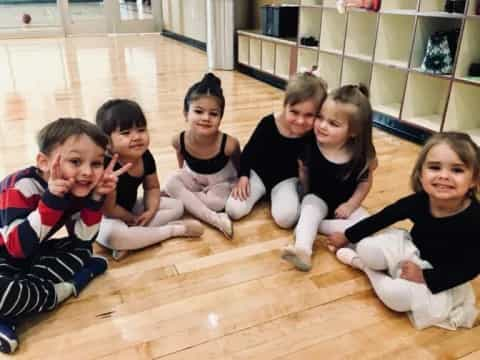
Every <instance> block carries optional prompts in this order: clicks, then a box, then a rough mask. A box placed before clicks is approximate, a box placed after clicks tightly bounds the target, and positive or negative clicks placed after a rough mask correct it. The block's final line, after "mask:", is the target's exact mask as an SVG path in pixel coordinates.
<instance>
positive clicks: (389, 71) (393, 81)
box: [370, 64, 407, 118]
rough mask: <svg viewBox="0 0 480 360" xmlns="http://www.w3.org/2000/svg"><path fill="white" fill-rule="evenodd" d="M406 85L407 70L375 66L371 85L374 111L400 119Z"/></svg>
mask: <svg viewBox="0 0 480 360" xmlns="http://www.w3.org/2000/svg"><path fill="white" fill-rule="evenodd" d="M406 83H407V70H406V69H405V70H401V69H397V68H394V67H388V66H384V65H379V64H375V65H374V66H373V73H372V81H371V84H370V92H371V93H370V100H371V103H372V107H373V110H375V111H378V112H381V113H383V114H386V115H389V116H392V117H394V118H399V117H400V109H401V107H402V105H401V104H402V100H403V94H404V91H405V85H406Z"/></svg>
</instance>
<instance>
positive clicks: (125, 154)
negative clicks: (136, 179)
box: [110, 126, 150, 161]
mask: <svg viewBox="0 0 480 360" xmlns="http://www.w3.org/2000/svg"><path fill="white" fill-rule="evenodd" d="M110 142H111V151H112V153H114V154H115V153H116V154H118V156H119V159H121V160H132V161H135V160H137V159H139V158H141V157H142V155H143V153H144V152H145V151H147V149H148V146H149V144H150V136H149V134H148V129H147V128H146V127H145V126H142V127H137V126H133V127H132V128H129V129H123V130H120V128H116V129H115V131H113V132H112V133H111V134H110Z"/></svg>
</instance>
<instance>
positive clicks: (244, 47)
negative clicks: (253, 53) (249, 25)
mask: <svg viewBox="0 0 480 360" xmlns="http://www.w3.org/2000/svg"><path fill="white" fill-rule="evenodd" d="M249 42H250V39H249V38H248V37H247V36H242V35H239V36H238V62H239V63H241V64H243V65H248V58H249V57H250V56H249V54H248V53H249V51H248V50H249V47H250V44H249Z"/></svg>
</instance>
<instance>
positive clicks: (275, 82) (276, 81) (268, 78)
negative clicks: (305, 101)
mask: <svg viewBox="0 0 480 360" xmlns="http://www.w3.org/2000/svg"><path fill="white" fill-rule="evenodd" d="M235 70H237V71H239V72H241V73H243V74H246V75H249V76H251V77H253V78H255V79H258V80H260V81H263V82H266V83H267V84H270V85H272V86H274V87H276V88H278V89H282V90H285V88H286V87H287V81H286V80H283V79H280V78H278V77H276V76H273V75H270V74H267V73H266V72H263V71H260V70H257V69H254V68H251V67H249V66H245V65H242V64H238V63H237V64H236V65H235Z"/></svg>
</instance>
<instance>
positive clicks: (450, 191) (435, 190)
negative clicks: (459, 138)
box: [420, 142, 475, 201]
mask: <svg viewBox="0 0 480 360" xmlns="http://www.w3.org/2000/svg"><path fill="white" fill-rule="evenodd" d="M420 183H421V185H422V188H423V190H424V191H425V192H426V193H427V194H428V195H429V196H430V198H431V199H433V200H436V201H462V200H463V199H465V198H466V197H467V194H468V192H469V190H470V189H472V188H474V187H475V179H474V176H473V170H472V169H470V168H468V167H467V166H466V165H465V163H464V162H463V161H462V160H460V158H459V157H458V155H457V153H456V152H455V151H453V150H452V148H451V147H450V146H449V145H448V144H446V143H444V142H443V143H439V144H437V145H434V146H433V147H432V148H431V149H430V151H429V152H428V153H427V156H426V158H425V162H424V163H423V165H422V168H421V173H420Z"/></svg>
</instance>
